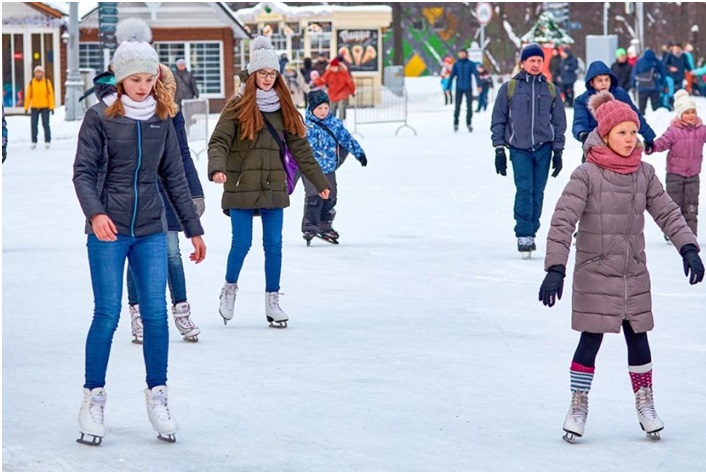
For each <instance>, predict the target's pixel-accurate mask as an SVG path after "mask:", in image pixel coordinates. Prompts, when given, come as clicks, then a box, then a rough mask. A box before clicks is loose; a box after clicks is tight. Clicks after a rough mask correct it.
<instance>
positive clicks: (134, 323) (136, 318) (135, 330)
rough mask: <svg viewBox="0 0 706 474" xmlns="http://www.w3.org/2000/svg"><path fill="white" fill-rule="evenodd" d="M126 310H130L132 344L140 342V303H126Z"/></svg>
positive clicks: (141, 331) (141, 335) (141, 334)
mask: <svg viewBox="0 0 706 474" xmlns="http://www.w3.org/2000/svg"><path fill="white" fill-rule="evenodd" d="M128 311H129V312H130V325H131V327H132V342H133V343H134V344H142V337H143V334H144V333H143V330H142V315H141V314H140V305H139V304H131V305H128Z"/></svg>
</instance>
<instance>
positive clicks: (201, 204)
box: [191, 196, 206, 217]
mask: <svg viewBox="0 0 706 474" xmlns="http://www.w3.org/2000/svg"><path fill="white" fill-rule="evenodd" d="M191 200H192V201H194V208H196V215H198V216H199V217H201V216H203V213H204V212H205V211H206V201H205V200H204V198H203V196H194V197H193V198H191Z"/></svg>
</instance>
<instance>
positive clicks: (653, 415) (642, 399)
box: [635, 387, 657, 420]
mask: <svg viewBox="0 0 706 474" xmlns="http://www.w3.org/2000/svg"><path fill="white" fill-rule="evenodd" d="M635 406H636V408H637V411H638V413H639V414H640V415H641V416H642V417H643V418H645V419H646V420H655V419H657V411H656V410H655V402H654V395H653V393H652V389H651V388H649V387H640V390H638V391H637V392H636V393H635Z"/></svg>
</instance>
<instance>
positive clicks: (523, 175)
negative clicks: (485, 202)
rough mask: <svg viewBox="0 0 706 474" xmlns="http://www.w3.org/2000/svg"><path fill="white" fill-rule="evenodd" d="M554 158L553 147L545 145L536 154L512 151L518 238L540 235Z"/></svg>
mask: <svg viewBox="0 0 706 474" xmlns="http://www.w3.org/2000/svg"><path fill="white" fill-rule="evenodd" d="M551 155H552V144H551V143H545V144H544V145H542V146H540V147H539V148H538V149H536V150H534V151H532V150H521V149H519V148H514V147H510V162H511V163H512V175H513V179H514V180H515V208H514V211H515V236H516V237H535V236H536V234H537V230H538V229H539V218H540V217H542V205H543V203H544V188H545V187H546V186H547V179H548V178H549V163H550V162H551Z"/></svg>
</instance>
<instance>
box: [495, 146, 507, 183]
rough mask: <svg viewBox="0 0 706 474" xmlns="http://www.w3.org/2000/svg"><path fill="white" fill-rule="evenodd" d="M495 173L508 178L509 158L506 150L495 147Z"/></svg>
mask: <svg viewBox="0 0 706 474" xmlns="http://www.w3.org/2000/svg"><path fill="white" fill-rule="evenodd" d="M495 172H496V173H497V174H499V175H501V176H507V156H505V148H503V147H501V146H499V147H495Z"/></svg>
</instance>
